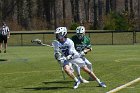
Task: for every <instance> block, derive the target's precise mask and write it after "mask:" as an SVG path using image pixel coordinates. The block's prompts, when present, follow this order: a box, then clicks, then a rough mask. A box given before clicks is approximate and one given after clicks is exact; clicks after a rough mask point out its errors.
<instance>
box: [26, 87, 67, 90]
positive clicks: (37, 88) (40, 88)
mask: <svg viewBox="0 0 140 93" xmlns="http://www.w3.org/2000/svg"><path fill="white" fill-rule="evenodd" d="M68 88H70V87H33V88H23V89H27V90H58V89H68Z"/></svg>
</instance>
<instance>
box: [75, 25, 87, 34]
mask: <svg viewBox="0 0 140 93" xmlns="http://www.w3.org/2000/svg"><path fill="white" fill-rule="evenodd" d="M76 33H77V34H83V33H85V27H84V26H78V27H77V28H76Z"/></svg>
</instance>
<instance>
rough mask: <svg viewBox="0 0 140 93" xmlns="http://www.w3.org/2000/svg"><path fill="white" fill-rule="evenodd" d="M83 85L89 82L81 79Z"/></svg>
mask: <svg viewBox="0 0 140 93" xmlns="http://www.w3.org/2000/svg"><path fill="white" fill-rule="evenodd" d="M80 82H81V83H89V81H87V80H85V79H80Z"/></svg>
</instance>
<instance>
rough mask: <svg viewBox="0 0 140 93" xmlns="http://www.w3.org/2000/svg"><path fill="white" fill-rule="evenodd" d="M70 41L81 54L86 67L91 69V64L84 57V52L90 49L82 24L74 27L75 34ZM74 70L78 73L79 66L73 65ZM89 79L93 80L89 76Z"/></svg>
mask: <svg viewBox="0 0 140 93" xmlns="http://www.w3.org/2000/svg"><path fill="white" fill-rule="evenodd" d="M71 39H72V41H73V42H74V46H75V49H76V50H77V51H78V52H79V53H80V54H81V58H82V59H83V61H84V62H85V63H86V65H87V67H88V68H89V69H90V70H91V71H93V69H92V64H91V62H89V61H88V60H87V58H85V54H87V53H88V52H90V51H91V50H92V47H91V44H90V39H89V38H88V37H87V36H86V35H85V27H84V26H78V27H77V28H76V35H74V36H72V38H71ZM75 69H76V72H77V74H78V75H79V77H81V75H80V68H78V67H77V66H75ZM89 80H93V79H92V78H91V77H89Z"/></svg>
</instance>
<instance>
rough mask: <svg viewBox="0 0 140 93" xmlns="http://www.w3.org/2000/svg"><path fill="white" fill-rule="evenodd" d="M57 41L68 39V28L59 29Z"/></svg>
mask: <svg viewBox="0 0 140 93" xmlns="http://www.w3.org/2000/svg"><path fill="white" fill-rule="evenodd" d="M55 35H56V39H57V40H61V39H63V38H66V36H67V28H66V27H58V28H56V31H55Z"/></svg>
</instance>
